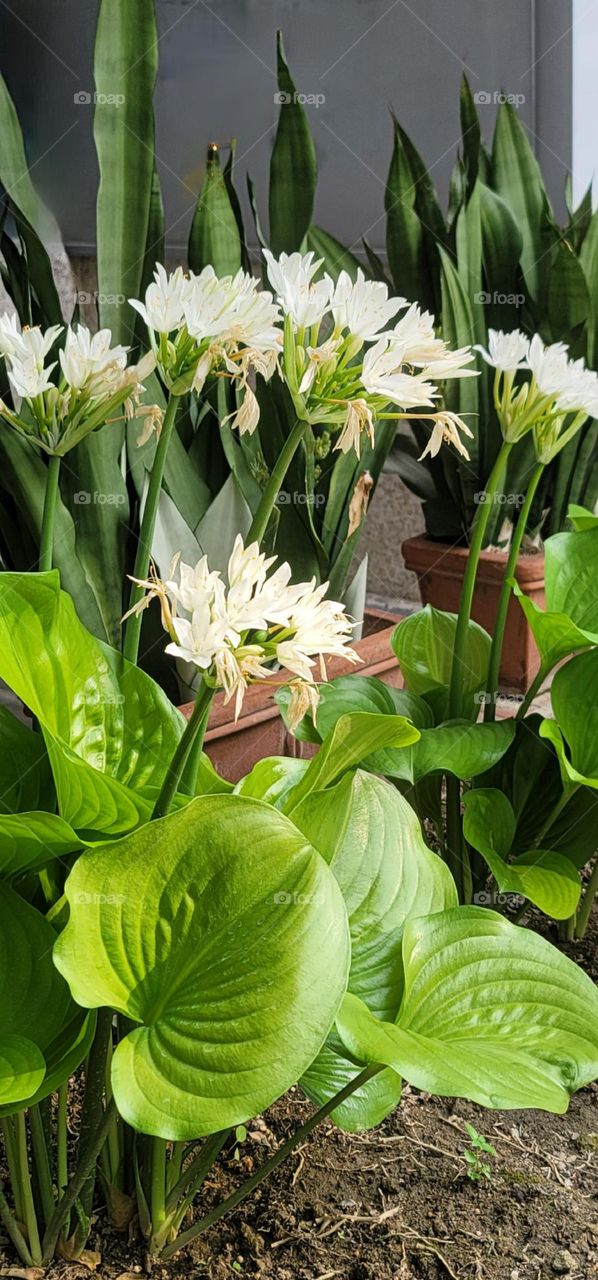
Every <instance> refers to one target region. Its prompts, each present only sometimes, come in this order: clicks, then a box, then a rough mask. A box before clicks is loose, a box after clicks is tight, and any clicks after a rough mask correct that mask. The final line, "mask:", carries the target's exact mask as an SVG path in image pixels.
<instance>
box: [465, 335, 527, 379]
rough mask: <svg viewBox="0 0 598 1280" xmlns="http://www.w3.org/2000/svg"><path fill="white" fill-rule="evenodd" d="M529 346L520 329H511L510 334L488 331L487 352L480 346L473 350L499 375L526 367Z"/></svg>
mask: <svg viewBox="0 0 598 1280" xmlns="http://www.w3.org/2000/svg"><path fill="white" fill-rule="evenodd" d="M529 345H530V344H529V339H528V338H526V336H525V334H524V333H522V332H521V330H520V329H513V330H512V332H511V333H504V332H503V330H502V329H489V330H488V350H486V348H485V347H481V346H476V347H475V350H476V351H480V352H481V354H482V355H483V357H484V360H485V361H486V364H490V365H492V367H493V368H494V369H499V370H500V372H501V373H515V371H516V370H517V369H521V368H525V367H526V360H527V356H528V351H529Z"/></svg>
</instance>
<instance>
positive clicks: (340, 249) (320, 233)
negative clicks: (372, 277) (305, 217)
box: [307, 226, 360, 280]
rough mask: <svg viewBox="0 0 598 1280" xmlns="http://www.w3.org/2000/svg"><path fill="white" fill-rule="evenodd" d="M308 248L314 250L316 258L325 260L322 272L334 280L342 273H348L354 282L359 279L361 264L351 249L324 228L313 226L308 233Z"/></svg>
mask: <svg viewBox="0 0 598 1280" xmlns="http://www.w3.org/2000/svg"><path fill="white" fill-rule="evenodd" d="M307 248H308V249H313V252H314V253H315V256H316V258H321V259H322V260H323V266H322V271H327V272H328V275H329V276H332V279H333V280H336V279H337V276H339V275H340V273H341V271H346V272H347V274H348V275H350V277H351V279H352V280H356V279H357V272H358V271H359V267H360V262H359V259H358V258H356V257H355V254H354V253H351V250H350V249H347V248H345V245H344V244H341V242H340V240H336V239H335V237H334V236H331V235H330V232H329V231H324V229H323V227H315V226H311V227H310V228H309V231H308V233H307Z"/></svg>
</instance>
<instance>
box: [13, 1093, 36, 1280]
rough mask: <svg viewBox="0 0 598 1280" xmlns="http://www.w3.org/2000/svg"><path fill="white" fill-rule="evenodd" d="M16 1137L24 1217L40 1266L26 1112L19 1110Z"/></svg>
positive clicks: (32, 1254)
mask: <svg viewBox="0 0 598 1280" xmlns="http://www.w3.org/2000/svg"><path fill="white" fill-rule="evenodd" d="M15 1124H16V1137H17V1156H18V1161H19V1180H20V1183H21V1195H22V1198H23V1217H24V1220H25V1226H26V1227H27V1239H28V1242H29V1250H30V1252H31V1257H32V1258H33V1262H34V1265H35V1266H39V1265H40V1263H41V1260H42V1250H41V1244H40V1238H39V1228H38V1225H37V1218H36V1215H35V1204H34V1202H33V1191H32V1188H31V1175H30V1173H29V1155H28V1152H27V1129H26V1126H25V1112H24V1111H19V1112H18V1113H17V1116H16V1120H15Z"/></svg>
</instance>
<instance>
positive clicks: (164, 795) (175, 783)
mask: <svg viewBox="0 0 598 1280" xmlns="http://www.w3.org/2000/svg"><path fill="white" fill-rule="evenodd" d="M213 697H214V690H213V689H210V687H209V686H208V685H207V684H206V683H205V681H203V680H202V682H201V684H200V686H199V691H198V694H197V698H196V699H195V706H194V708H193V711H192V713H191V716H190V718H189V720H188V721H187V725H186V727H185V730H184V733H183V736H182V738H181V739H180V741H179V744H178V747H177V749H176V751H175V753H174V755H173V757H172V760H171V762H170V764H169V766H168V770H167V772H166V777H165V779H164V782H163V783H162V789H161V791H160V794H159V796H158V799H157V800H156V803H155V805H154V811H153V813H152V818H163V817H164V816H165V814H167V813H168V811H169V809H170V806H171V804H172V801H173V800H174V797H175V795H176V793H177V791H178V788H179V783H180V780H181V776H182V773H183V770H184V768H185V765H186V763H187V760H188V758H189V755H190V753H191V749H192V748H193V747H194V746H195V749H196V750H197V749H198V748H197V746H196V743H197V742H198V740H199V741H201V742H203V738H204V734H205V731H206V726H207V723H208V717H209V714H210V707H211V705H212V700H213Z"/></svg>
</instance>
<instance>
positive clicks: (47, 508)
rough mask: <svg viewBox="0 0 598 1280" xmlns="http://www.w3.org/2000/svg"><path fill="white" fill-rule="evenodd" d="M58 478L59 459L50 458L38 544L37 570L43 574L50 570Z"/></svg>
mask: <svg viewBox="0 0 598 1280" xmlns="http://www.w3.org/2000/svg"><path fill="white" fill-rule="evenodd" d="M59 477H60V458H55V457H51V458H50V459H49V462H48V473H47V476H46V494H45V498H44V513H43V516H42V531H41V538H40V544H39V570H40V573H44V572H45V571H46V570H47V569H51V568H52V553H53V550H54V523H55V520H56V503H57V501H58V480H59Z"/></svg>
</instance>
